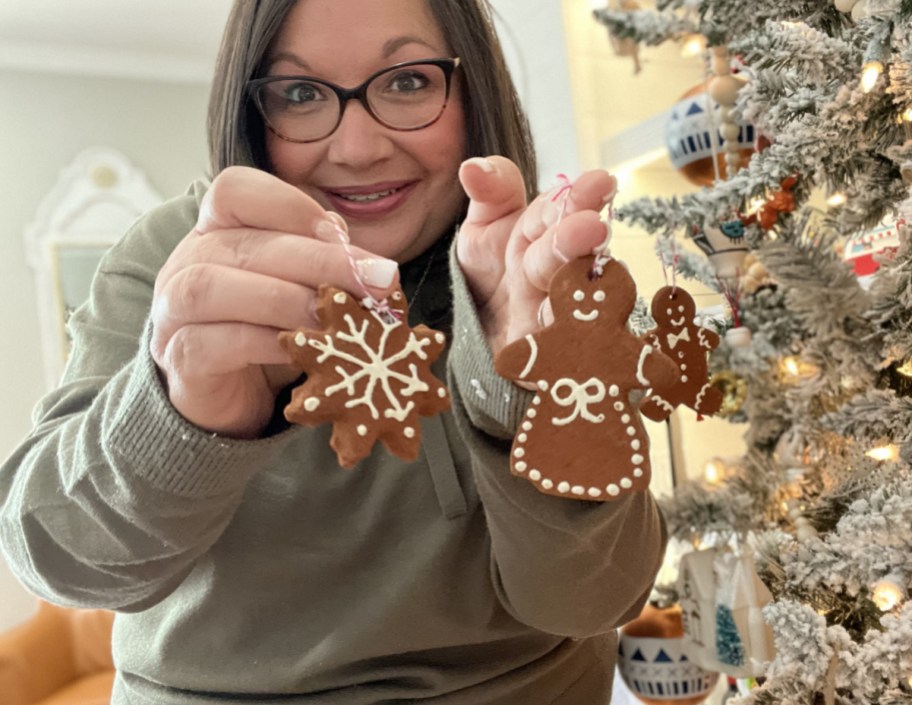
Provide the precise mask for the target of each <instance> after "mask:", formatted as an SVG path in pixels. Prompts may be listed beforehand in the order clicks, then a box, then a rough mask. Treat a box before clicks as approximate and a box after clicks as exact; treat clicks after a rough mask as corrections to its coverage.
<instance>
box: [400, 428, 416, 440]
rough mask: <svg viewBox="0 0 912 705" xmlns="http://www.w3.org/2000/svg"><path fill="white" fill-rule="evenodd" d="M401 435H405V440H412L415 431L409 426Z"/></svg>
mask: <svg viewBox="0 0 912 705" xmlns="http://www.w3.org/2000/svg"><path fill="white" fill-rule="evenodd" d="M403 433H404V434H405V437H406V438H414V437H415V429H414V428H412V427H411V426H408V427H406V429H405V430H404V431H403Z"/></svg>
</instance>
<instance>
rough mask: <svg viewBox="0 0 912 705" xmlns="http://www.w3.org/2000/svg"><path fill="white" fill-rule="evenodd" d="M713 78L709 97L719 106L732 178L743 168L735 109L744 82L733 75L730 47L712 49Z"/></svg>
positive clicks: (726, 157)
mask: <svg viewBox="0 0 912 705" xmlns="http://www.w3.org/2000/svg"><path fill="white" fill-rule="evenodd" d="M712 71H713V74H714V76H713V78H711V79H710V81H709V88H708V90H709V95H710V97H712V99H713V100H715V101H716V102H717V103H718V104H719V119H720V120H721V122H722V124H721V126H720V128H719V129H720V132H721V134H722V148H723V150H724V152H725V173H726V175H727V176H728V177H729V178H731V176H733V175H734V174H735V172H737V171H738V170H739V169H740V168H741V167H742V166H743V160H742V155H741V153H740V152H741V147H740V145H739V144H738V135H739V133H740V130H741V128H740V126H739V125H738V123H737V122H736V121H735V118H734V113H733V110H732V109H733V108H734V107H735V102H736V101H737V98H738V91H739V90H741V86H743V85H744V82H743V81H742V80H741V79H739V78H736V77H735V76H733V75H732V72H731V56H730V55H729V53H728V47H726V46H724V45H723V46H716V47H713V49H712Z"/></svg>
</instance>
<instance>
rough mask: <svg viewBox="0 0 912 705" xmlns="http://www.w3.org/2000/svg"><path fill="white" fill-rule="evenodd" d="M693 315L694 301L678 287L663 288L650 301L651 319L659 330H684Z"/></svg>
mask: <svg viewBox="0 0 912 705" xmlns="http://www.w3.org/2000/svg"><path fill="white" fill-rule="evenodd" d="M695 315H696V305H695V304H694V300H693V299H692V298H691V297H690V296H689V295H688V294H687V293H686V292H684V291H683V290H682V289H679V288H678V287H674V286H666V287H663V288H661V289H659V291H658V292H656V295H655V297H654V298H653V299H652V317H653V318H654V319H655V320H656V323H657V324H658V325H659V327H660V328H673V329H675V328H684V327H685V326H686V325H688V324H689V323H691V322H692V321H693V319H694V316H695Z"/></svg>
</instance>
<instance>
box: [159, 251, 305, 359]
mask: <svg viewBox="0 0 912 705" xmlns="http://www.w3.org/2000/svg"><path fill="white" fill-rule="evenodd" d="M315 300H316V291H315V290H314V289H312V288H310V287H306V286H301V285H300V284H294V283H292V282H288V281H285V280H283V279H278V278H276V277H269V276H266V275H263V274H258V273H256V272H246V271H243V270H240V269H233V268H231V267H223V266H218V265H210V264H207V265H194V266H191V267H186V268H184V269H182V270H181V271H180V272H178V273H177V274H176V275H175V276H174V277H172V278H171V280H170V281H169V282H168V284H167V285H166V286H165V287H164V288H163V289H162V291H161V292H160V294H159V295H158V296H156V297H155V299H154V301H153V304H152V320H153V324H154V332H153V337H152V344H153V346H154V347H156V348H159V349H161V348H162V347H164V346H166V345H167V343H168V341H169V340H170V339H171V338H172V336H173V335H174V334H175V332H176V331H177V330H178V329H180V328H183V327H184V326H187V325H193V324H204V323H223V322H241V323H250V324H254V325H258V326H265V327H269V328H277V329H281V330H293V329H295V328H297V327H298V326H303V325H307V326H314V325H315V324H316V323H317V319H316V311H315Z"/></svg>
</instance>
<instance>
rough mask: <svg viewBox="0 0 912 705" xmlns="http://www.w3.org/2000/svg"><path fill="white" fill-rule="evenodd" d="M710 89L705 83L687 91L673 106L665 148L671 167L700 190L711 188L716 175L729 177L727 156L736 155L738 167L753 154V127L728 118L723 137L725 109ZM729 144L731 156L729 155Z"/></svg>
mask: <svg viewBox="0 0 912 705" xmlns="http://www.w3.org/2000/svg"><path fill="white" fill-rule="evenodd" d="M731 78H732V80H735V81H740V80H741V79H738V78H736V77H734V76H731ZM711 80H712V79H710V81H711ZM708 85H709V81H704V82H703V83H700V84H698V85H696V86H694V87H692V88H690V89H689V90H687V91H686V92H685V93H684V94H683V95H682V96H681V97H680V98H679V99H678V102H677V103H675V104H674V105H673V106H672V108H671V111H670V113H669V118H668V122H667V123H666V126H665V144H666V146H667V147H668V153H669V157H670V159H671V163H672V165H674V167H675V168H676V169H677V170H678V171H679V172H680V173H681V174H682V175H683V176H684V178H686V179H687V180H688V181H690V182H691V183H694V184H696V185H698V186H711V185H712V183H713V182H714V181H715V180H716V173H717V171H718V175H719V178H721V179H725V178H727V177H728V176H729V175H730V171H729V169H728V168H727V167H726V154H733V155H735V157H736V158H737V165H738V166H739V167H743V166H744V165H745V164H747V162H748V161H749V160H750V158H751V156H752V155H753V154H754V137H755V135H754V127H753V125H750V124H748V123H744V122H733V120H732V119H731V118H729V123H728V125H727V126H726V127H725V133H724V134H723V131H722V129H723V110H722V106H720V105H719V103H718V102H716V101H715V100H713V98H712V97H711V96H710V95H709V93H708V92H707V88H708ZM726 140H728V143H729V144H730V145H731V146H732V149H733V151H732V152H726V150H725V142H726ZM729 161H731V162H732V163H735V162H734V161H733V160H729Z"/></svg>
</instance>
